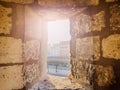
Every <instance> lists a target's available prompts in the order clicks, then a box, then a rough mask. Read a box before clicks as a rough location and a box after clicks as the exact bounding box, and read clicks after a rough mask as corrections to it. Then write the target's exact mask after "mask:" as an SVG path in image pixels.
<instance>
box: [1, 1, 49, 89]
mask: <svg viewBox="0 0 120 90" xmlns="http://www.w3.org/2000/svg"><path fill="white" fill-rule="evenodd" d="M33 1H34V0H0V90H13V89H14V90H18V89H20V90H21V89H24V90H25V89H28V88H30V87H31V86H32V85H34V84H35V83H36V82H38V81H39V80H42V79H44V78H45V76H46V72H47V71H46V68H47V65H46V63H47V62H46V56H45V55H46V54H47V53H46V51H47V50H45V51H43V50H44V48H45V47H47V46H46V45H47V44H46V42H47V40H46V37H47V35H46V34H45V31H46V30H43V31H42V29H43V21H42V17H41V16H40V15H39V14H37V13H36V12H35V11H34V10H33V9H31V8H30V7H31V6H29V4H31V3H33ZM42 35H43V36H42ZM41 37H42V38H44V39H42V40H43V41H42V40H41Z"/></svg>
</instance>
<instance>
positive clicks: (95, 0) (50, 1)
mask: <svg viewBox="0 0 120 90" xmlns="http://www.w3.org/2000/svg"><path fill="white" fill-rule="evenodd" d="M39 4H40V5H41V6H47V7H50V6H51V7H61V6H76V5H82V4H85V5H98V4H99V0H75V1H74V0H39Z"/></svg>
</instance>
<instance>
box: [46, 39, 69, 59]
mask: <svg viewBox="0 0 120 90" xmlns="http://www.w3.org/2000/svg"><path fill="white" fill-rule="evenodd" d="M50 56H61V57H70V43H69V41H61V42H60V43H58V44H54V45H49V46H48V57H50Z"/></svg>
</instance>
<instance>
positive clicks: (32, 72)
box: [24, 63, 42, 83]
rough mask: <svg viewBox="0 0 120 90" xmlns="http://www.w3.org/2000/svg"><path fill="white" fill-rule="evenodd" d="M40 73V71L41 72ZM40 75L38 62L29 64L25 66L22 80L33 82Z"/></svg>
mask: <svg viewBox="0 0 120 90" xmlns="http://www.w3.org/2000/svg"><path fill="white" fill-rule="evenodd" d="M41 73H42V72H41ZM39 77H40V69H39V66H38V64H34V63H33V64H29V65H26V66H25V76H24V80H25V82H26V83H33V82H34V81H36V80H38V79H39Z"/></svg>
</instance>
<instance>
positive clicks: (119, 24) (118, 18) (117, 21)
mask: <svg viewBox="0 0 120 90" xmlns="http://www.w3.org/2000/svg"><path fill="white" fill-rule="evenodd" d="M110 14H111V18H110V30H120V5H118V4H114V5H112V6H111V7H110Z"/></svg>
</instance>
